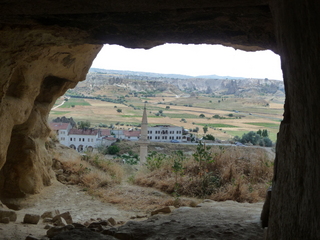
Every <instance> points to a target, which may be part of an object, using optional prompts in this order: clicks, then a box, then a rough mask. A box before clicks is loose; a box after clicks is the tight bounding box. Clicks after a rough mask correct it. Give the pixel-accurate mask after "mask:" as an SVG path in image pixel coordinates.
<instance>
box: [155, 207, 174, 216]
mask: <svg viewBox="0 0 320 240" xmlns="http://www.w3.org/2000/svg"><path fill="white" fill-rule="evenodd" d="M174 209H175V207H174V206H166V207H163V208H160V209H157V210H154V211H152V212H151V216H153V215H156V214H159V213H171V212H172V211H173V210H174Z"/></svg>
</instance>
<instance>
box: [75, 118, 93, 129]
mask: <svg viewBox="0 0 320 240" xmlns="http://www.w3.org/2000/svg"><path fill="white" fill-rule="evenodd" d="M90 125H91V123H90V122H89V121H88V120H86V121H80V122H78V128H79V129H85V128H89V127H90Z"/></svg>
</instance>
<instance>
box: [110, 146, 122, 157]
mask: <svg viewBox="0 0 320 240" xmlns="http://www.w3.org/2000/svg"><path fill="white" fill-rule="evenodd" d="M119 151H120V148H119V146H117V145H111V146H110V147H108V153H109V154H111V155H115V154H117V153H119Z"/></svg>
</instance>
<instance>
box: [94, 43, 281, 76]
mask: <svg viewBox="0 0 320 240" xmlns="http://www.w3.org/2000/svg"><path fill="white" fill-rule="evenodd" d="M280 65H281V64H280V57H279V55H277V54H275V53H273V52H272V51H270V50H267V51H257V52H245V51H241V50H235V49H234V48H231V47H224V46H221V45H206V44H201V45H194V44H188V45H183V44H164V45H161V46H157V47H154V48H151V49H149V50H145V49H129V48H124V47H122V46H118V45H104V47H103V48H102V50H101V51H100V53H99V54H98V56H97V57H96V59H95V60H94V62H93V64H92V66H91V67H93V68H103V69H109V70H128V71H139V72H154V73H166V74H183V75H189V76H200V75H220V76H231V77H245V78H268V79H277V80H282V79H283V78H282V70H281V66H280Z"/></svg>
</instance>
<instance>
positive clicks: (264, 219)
mask: <svg viewBox="0 0 320 240" xmlns="http://www.w3.org/2000/svg"><path fill="white" fill-rule="evenodd" d="M271 192H272V187H269V189H268V190H267V194H266V200H265V202H264V204H263V208H262V211H261V216H260V220H261V227H262V228H267V227H268V225H269V213H270V203H271Z"/></svg>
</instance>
